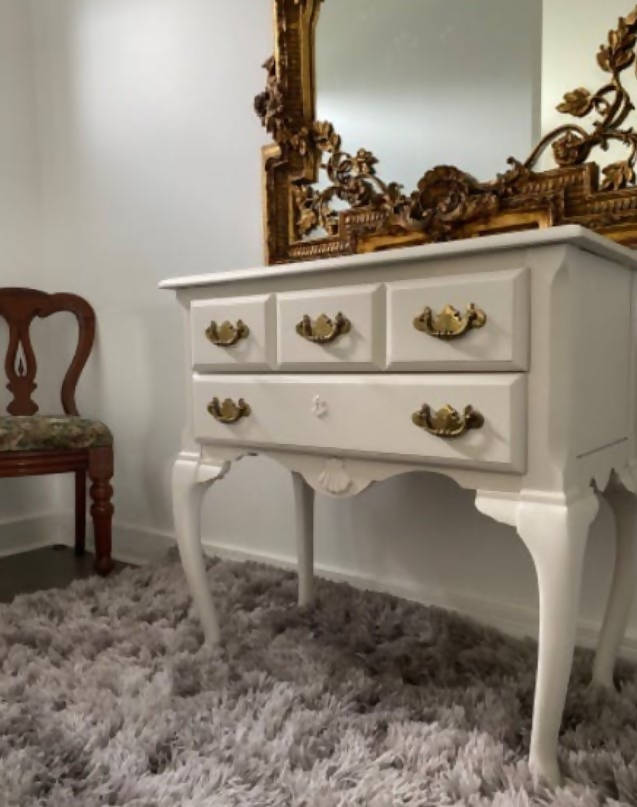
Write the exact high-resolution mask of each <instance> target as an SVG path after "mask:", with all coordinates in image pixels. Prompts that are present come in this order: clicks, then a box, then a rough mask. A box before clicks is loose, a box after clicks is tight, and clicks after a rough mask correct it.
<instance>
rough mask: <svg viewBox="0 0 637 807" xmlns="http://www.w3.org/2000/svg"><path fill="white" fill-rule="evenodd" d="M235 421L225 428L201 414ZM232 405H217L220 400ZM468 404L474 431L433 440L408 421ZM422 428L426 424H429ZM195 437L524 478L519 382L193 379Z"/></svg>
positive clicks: (483, 378) (481, 378)
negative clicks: (476, 422)
mask: <svg viewBox="0 0 637 807" xmlns="http://www.w3.org/2000/svg"><path fill="white" fill-rule="evenodd" d="M213 399H217V401H216V403H215V407H216V411H217V413H218V414H219V413H220V410H221V414H223V415H224V416H226V417H229V418H231V419H232V418H234V420H235V422H231V423H224V422H221V421H220V420H219V419H217V418H215V417H214V415H213V414H211V413H210V411H209V406H210V404H211V401H213ZM226 399H231V401H232V403H229V404H227V405H226V406H225V408H224V404H223V402H224V401H225V400H226ZM424 404H428V405H429V406H430V407H431V412H432V413H437V412H438V411H439V410H440V409H441V408H442V407H445V405H447V404H450V405H451V406H452V407H454V408H455V409H456V410H457V411H458V412H459V413H460V414H461V415H462V414H463V412H464V409H465V407H466V406H468V405H471V406H472V407H473V409H474V410H475V411H476V412H478V413H479V414H480V415H481V416H482V418H483V421H484V422H483V424H482V425H481V427H480V428H470V429H469V430H468V431H467V432H466V433H465V434H463V435H462V436H458V437H440V436H436V435H434V434H432V433H430V432H429V431H427V429H426V428H423V427H422V426H421V425H416V423H414V420H413V415H414V414H416V415H418V413H420V415H421V416H422V407H423V405H424ZM428 425H429V424H428ZM194 429H195V437H196V439H198V440H202V441H203V442H206V441H210V442H219V443H223V444H228V445H252V446H254V447H255V448H257V447H268V446H274V447H279V448H281V449H287V450H296V449H299V450H307V451H316V452H320V453H329V454H332V453H335V454H347V453H349V454H353V455H354V454H361V455H365V454H367V453H374V454H380V455H383V456H385V457H386V458H394V459H398V460H401V459H403V460H411V461H417V462H429V463H431V464H434V465H435V464H446V465H453V466H457V467H471V468H491V469H493V470H505V471H518V472H521V471H523V470H524V467H525V462H526V378H525V376H524V375H521V374H506V375H505V374H491V375H486V374H479V375H478V374H471V375H469V374H465V375H434V374H431V375H428V376H420V377H418V378H415V377H413V376H404V375H394V376H369V375H359V376H352V377H343V376H340V377H339V376H338V375H327V376H321V377H312V376H294V375H287V376H253V377H242V376H228V375H218V376H197V375H196V376H195V378H194Z"/></svg>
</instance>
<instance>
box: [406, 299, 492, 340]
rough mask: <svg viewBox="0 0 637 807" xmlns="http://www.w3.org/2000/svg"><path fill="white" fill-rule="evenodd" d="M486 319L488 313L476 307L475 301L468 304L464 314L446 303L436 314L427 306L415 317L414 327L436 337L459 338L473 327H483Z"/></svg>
mask: <svg viewBox="0 0 637 807" xmlns="http://www.w3.org/2000/svg"><path fill="white" fill-rule="evenodd" d="M486 321H487V315H486V314H485V313H484V311H482V309H480V308H476V306H475V304H474V303H470V304H469V305H468V306H467V310H466V311H465V313H464V314H461V313H460V311H458V309H456V308H454V307H453V306H452V305H446V306H445V307H444V308H443V309H442V311H440V312H439V313H438V314H434V313H433V311H432V310H431V308H429V307H427V308H425V310H424V311H423V312H422V314H421V315H420V316H418V317H416V319H414V328H416V330H418V331H422V332H423V333H426V334H429V336H434V337H435V338H436V339H457V338H458V337H460V336H464V335H465V334H466V333H468V332H469V331H470V330H471V329H472V328H482V327H483V326H484V325H485V324H486Z"/></svg>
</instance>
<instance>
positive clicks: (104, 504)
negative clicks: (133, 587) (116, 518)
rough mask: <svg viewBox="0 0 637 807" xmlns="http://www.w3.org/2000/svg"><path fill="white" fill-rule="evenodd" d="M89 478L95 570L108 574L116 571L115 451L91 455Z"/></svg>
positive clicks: (98, 450)
mask: <svg viewBox="0 0 637 807" xmlns="http://www.w3.org/2000/svg"><path fill="white" fill-rule="evenodd" d="M88 475H89V477H90V479H91V482H92V484H91V489H90V494H91V500H92V504H91V516H92V518H93V530H94V533H95V570H96V571H97V572H98V573H99V574H103V575H106V574H108V573H109V572H110V571H111V569H112V568H113V561H112V559H111V526H112V521H113V504H112V502H111V498H112V496H113V488H112V487H111V484H110V480H111V478H112V476H113V448H112V447H111V446H99V447H98V448H92V449H90V451H89V455H88Z"/></svg>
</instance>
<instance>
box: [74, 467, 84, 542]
mask: <svg viewBox="0 0 637 807" xmlns="http://www.w3.org/2000/svg"><path fill="white" fill-rule="evenodd" d="M85 548H86V471H76V472H75V554H76V555H83V554H84V550H85Z"/></svg>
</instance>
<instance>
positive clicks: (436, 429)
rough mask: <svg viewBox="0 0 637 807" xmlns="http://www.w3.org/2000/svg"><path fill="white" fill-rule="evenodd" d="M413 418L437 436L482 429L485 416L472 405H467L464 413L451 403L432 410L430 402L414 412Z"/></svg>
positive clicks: (449, 435)
mask: <svg viewBox="0 0 637 807" xmlns="http://www.w3.org/2000/svg"><path fill="white" fill-rule="evenodd" d="M411 419H412V420H413V422H414V423H415V424H416V426H419V427H420V428H421V429H426V431H428V432H429V434H433V435H434V436H435V437H461V436H462V435H463V434H464V433H465V432H466V431H468V430H469V429H481V428H482V426H484V418H483V417H482V415H481V414H480V412H477V411H476V410H475V409H474V408H473V407H472V406H465V408H464V412H463V413H462V415H461V414H460V413H459V412H458V411H457V410H456V409H454V408H453V406H451V405H450V404H447V405H446V406H443V407H442V409H439V410H438V411H437V412H432V411H431V408H430V407H429V405H428V404H424V405H423V407H422V409H421V410H420V411H419V412H414V414H413V415H412V416H411Z"/></svg>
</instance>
